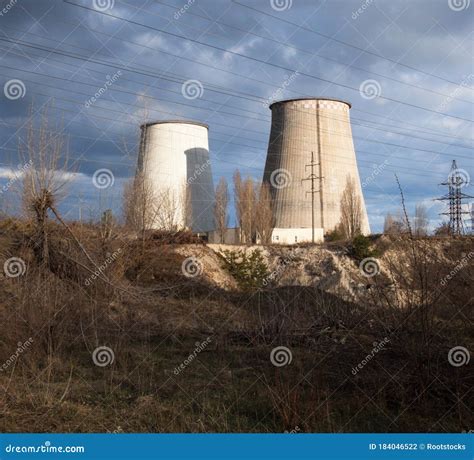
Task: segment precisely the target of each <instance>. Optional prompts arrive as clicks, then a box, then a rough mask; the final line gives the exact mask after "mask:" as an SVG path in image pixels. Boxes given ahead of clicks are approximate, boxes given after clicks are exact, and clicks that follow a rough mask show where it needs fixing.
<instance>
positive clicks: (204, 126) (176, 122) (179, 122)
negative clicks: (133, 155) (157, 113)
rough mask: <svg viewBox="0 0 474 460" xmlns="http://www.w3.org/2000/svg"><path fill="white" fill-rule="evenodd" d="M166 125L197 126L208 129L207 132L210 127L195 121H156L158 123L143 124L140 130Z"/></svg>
mask: <svg viewBox="0 0 474 460" xmlns="http://www.w3.org/2000/svg"><path fill="white" fill-rule="evenodd" d="M164 124H176V125H195V126H201V127H202V128H206V129H207V130H209V125H207V124H206V123H202V122H200V121H195V120H156V121H150V122H148V123H143V124H141V125H140V129H143V128H148V127H149V126H154V125H164Z"/></svg>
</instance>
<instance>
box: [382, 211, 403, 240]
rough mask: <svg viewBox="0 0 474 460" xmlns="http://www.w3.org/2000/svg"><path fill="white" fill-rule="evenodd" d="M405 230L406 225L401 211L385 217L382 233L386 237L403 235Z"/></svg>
mask: <svg viewBox="0 0 474 460" xmlns="http://www.w3.org/2000/svg"><path fill="white" fill-rule="evenodd" d="M407 230H408V227H407V223H406V221H405V218H404V217H403V215H402V213H401V211H397V213H396V214H394V215H393V214H390V213H388V214H387V215H386V216H385V222H384V227H383V232H384V233H385V234H386V235H401V234H403V233H406V232H407Z"/></svg>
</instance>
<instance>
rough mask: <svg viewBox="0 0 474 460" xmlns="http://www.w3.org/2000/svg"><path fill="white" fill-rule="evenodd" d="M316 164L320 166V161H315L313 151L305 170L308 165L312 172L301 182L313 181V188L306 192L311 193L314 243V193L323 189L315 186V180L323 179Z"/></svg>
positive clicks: (312, 239) (312, 237)
mask: <svg viewBox="0 0 474 460" xmlns="http://www.w3.org/2000/svg"><path fill="white" fill-rule="evenodd" d="M315 166H320V163H315V161H314V152H311V163H309V164H306V165H305V166H304V167H305V171H306V168H308V167H309V168H311V173H310V175H309V176H308V177H306V178H305V179H302V181H301V182H304V181H306V180H310V181H311V190H310V191H309V192H306V193H311V241H312V242H313V243H314V195H315V194H316V193H319V192H320V191H321V190H316V187H315V186H314V182H315V181H316V180H318V179H319V180H320V179H322V177H321V176H317V175H316V174H315V173H314V167H315Z"/></svg>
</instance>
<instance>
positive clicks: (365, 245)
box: [350, 235, 378, 262]
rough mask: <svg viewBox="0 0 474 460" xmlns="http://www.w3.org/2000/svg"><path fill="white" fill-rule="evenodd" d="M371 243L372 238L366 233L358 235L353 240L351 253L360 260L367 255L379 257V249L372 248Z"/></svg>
mask: <svg viewBox="0 0 474 460" xmlns="http://www.w3.org/2000/svg"><path fill="white" fill-rule="evenodd" d="M371 245H372V242H371V240H370V238H368V237H367V236H364V235H357V236H356V237H354V239H353V240H352V244H351V246H350V254H351V255H352V256H353V257H354V258H355V259H356V260H357V261H359V262H360V261H361V260H363V259H365V258H367V257H377V256H378V251H377V250H375V249H372V247H371Z"/></svg>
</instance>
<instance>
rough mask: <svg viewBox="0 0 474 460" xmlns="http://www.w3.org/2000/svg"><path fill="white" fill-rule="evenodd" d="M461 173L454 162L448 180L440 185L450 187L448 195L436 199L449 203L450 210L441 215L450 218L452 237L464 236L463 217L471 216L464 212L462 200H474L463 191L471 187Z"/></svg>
mask: <svg viewBox="0 0 474 460" xmlns="http://www.w3.org/2000/svg"><path fill="white" fill-rule="evenodd" d="M461 172H462V170H459V169H458V167H457V165H456V160H453V162H452V165H451V172H450V173H449V176H448V180H447V181H446V182H443V183H441V184H440V185H447V186H448V193H447V195H444V196H442V197H441V198H436V199H437V200H438V201H448V202H449V210H448V211H447V212H442V213H441V215H446V216H449V233H450V234H451V235H462V234H463V233H464V225H463V219H462V216H463V214H469V211H463V209H462V200H465V199H467V198H474V197H473V196H470V195H467V194H465V193H463V192H462V191H461V188H462V187H464V186H466V185H469V184H468V179H465V178H463V176H462V174H461Z"/></svg>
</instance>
